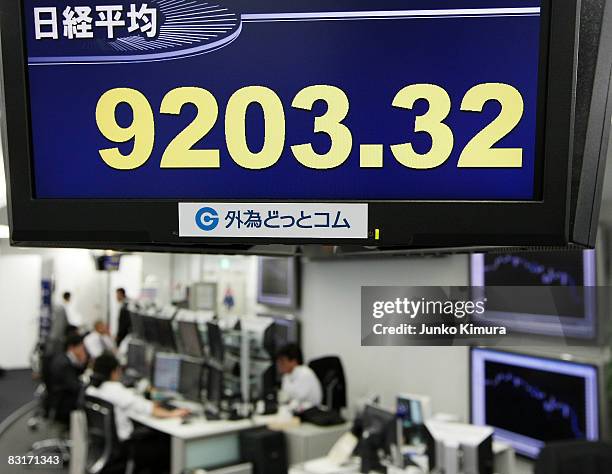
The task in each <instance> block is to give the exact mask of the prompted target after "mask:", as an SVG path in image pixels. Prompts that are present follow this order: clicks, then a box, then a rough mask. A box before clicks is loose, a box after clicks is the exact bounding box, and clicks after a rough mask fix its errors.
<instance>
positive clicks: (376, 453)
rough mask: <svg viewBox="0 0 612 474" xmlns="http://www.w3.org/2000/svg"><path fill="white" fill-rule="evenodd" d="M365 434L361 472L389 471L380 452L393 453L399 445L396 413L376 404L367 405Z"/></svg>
mask: <svg viewBox="0 0 612 474" xmlns="http://www.w3.org/2000/svg"><path fill="white" fill-rule="evenodd" d="M362 424H363V434H362V436H361V442H360V448H359V451H360V455H361V472H362V473H366V474H369V473H370V472H383V473H384V472H387V470H386V468H385V467H384V466H383V465H382V464H381V459H380V452H384V453H385V454H387V455H391V454H392V446H394V445H395V446H397V418H396V416H395V413H391V412H389V411H387V410H383V409H382V408H380V407H376V406H374V405H366V407H365V409H364V411H363V415H362Z"/></svg>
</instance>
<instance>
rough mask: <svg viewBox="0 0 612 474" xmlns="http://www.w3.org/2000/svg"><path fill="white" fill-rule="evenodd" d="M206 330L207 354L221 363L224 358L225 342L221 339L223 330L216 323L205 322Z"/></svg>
mask: <svg viewBox="0 0 612 474" xmlns="http://www.w3.org/2000/svg"><path fill="white" fill-rule="evenodd" d="M206 332H207V334H208V355H209V357H210V358H211V359H212V360H214V361H216V362H218V363H223V361H224V360H225V342H224V341H223V332H222V331H221V328H220V327H219V325H218V324H215V323H206Z"/></svg>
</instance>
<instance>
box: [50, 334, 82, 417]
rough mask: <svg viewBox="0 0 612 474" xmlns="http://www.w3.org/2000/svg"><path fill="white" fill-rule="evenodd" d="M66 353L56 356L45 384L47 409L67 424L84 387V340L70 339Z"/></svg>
mask: <svg viewBox="0 0 612 474" xmlns="http://www.w3.org/2000/svg"><path fill="white" fill-rule="evenodd" d="M65 347H66V350H65V352H63V353H60V354H56V355H55V357H53V359H52V360H51V362H50V367H49V371H48V374H47V376H46V379H47V380H45V384H46V386H47V397H48V398H47V407H48V410H49V414H50V416H51V418H52V419H53V420H54V421H57V422H59V423H62V424H65V425H67V424H68V423H69V421H70V412H72V411H73V410H75V409H77V408H78V403H79V399H80V397H81V395H82V391H83V386H82V384H81V381H80V377H81V374H82V373H83V371H84V369H85V365H86V363H87V351H86V350H85V346H84V344H83V338H82V337H81V336H79V335H77V334H71V335H69V336H68V337H67V338H66V346H65Z"/></svg>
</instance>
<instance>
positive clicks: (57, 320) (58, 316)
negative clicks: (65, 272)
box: [46, 291, 72, 358]
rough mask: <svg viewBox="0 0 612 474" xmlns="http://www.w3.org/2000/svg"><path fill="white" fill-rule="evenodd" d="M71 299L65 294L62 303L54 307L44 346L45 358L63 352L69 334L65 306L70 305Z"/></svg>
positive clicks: (67, 293)
mask: <svg viewBox="0 0 612 474" xmlns="http://www.w3.org/2000/svg"><path fill="white" fill-rule="evenodd" d="M71 297H72V295H71V294H70V292H68V291H67V292H65V293H64V294H63V295H62V303H61V304H58V305H55V306H54V307H53V312H52V313H51V332H50V333H49V337H48V339H47V345H46V353H47V356H49V357H51V358H53V357H54V356H55V355H57V354H59V353H61V352H62V351H63V350H64V344H65V342H66V335H67V334H68V333H69V332H70V331H69V329H70V323H69V322H68V313H67V312H66V306H67V305H68V304H69V303H70V299H71Z"/></svg>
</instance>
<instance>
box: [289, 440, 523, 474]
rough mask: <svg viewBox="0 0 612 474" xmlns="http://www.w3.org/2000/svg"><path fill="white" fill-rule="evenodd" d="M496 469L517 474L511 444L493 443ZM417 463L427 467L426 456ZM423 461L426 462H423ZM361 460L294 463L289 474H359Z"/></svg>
mask: <svg viewBox="0 0 612 474" xmlns="http://www.w3.org/2000/svg"><path fill="white" fill-rule="evenodd" d="M493 454H494V470H495V473H496V474H515V473H516V471H515V463H514V458H515V453H514V449H512V447H511V446H509V445H507V444H504V443H494V444H493ZM419 457H420V456H419ZM414 460H415V461H416V462H417V464H419V465H422V466H423V468H425V467H426V464H427V461H426V457H423V459H421V460H417V459H414ZM421 461H423V462H424V463H425V464H423V463H422V462H421ZM360 468H361V462H360V460H359V459H358V458H353V459H351V461H350V462H349V463H348V464H347V465H346V466H342V467H334V466H333V465H332V464H330V463H329V462H328V461H326V459H325V458H320V459H316V460H314V461H310V462H306V463H300V464H297V465H293V466H292V467H291V469H290V470H289V474H359V472H360ZM424 472H425V471H424V470H422V469H419V468H417V467H410V468H407V469H398V468H389V474H423V473H424Z"/></svg>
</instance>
